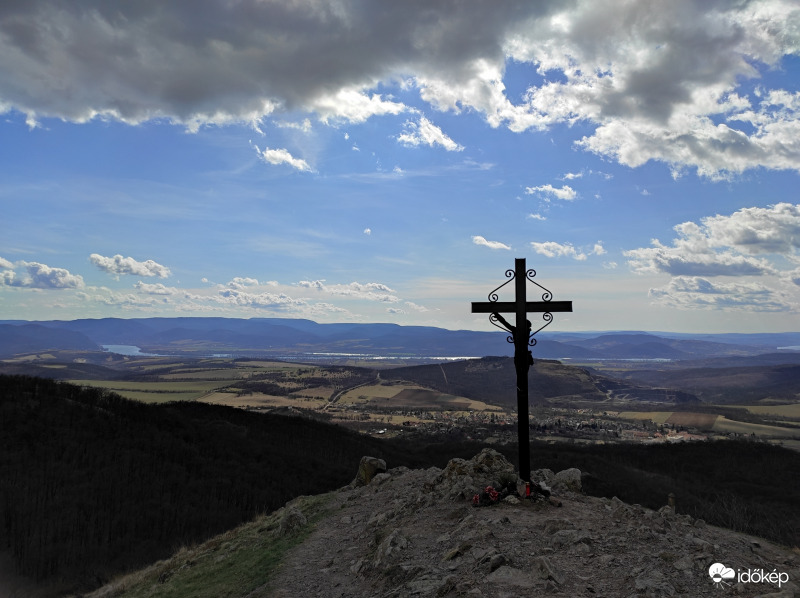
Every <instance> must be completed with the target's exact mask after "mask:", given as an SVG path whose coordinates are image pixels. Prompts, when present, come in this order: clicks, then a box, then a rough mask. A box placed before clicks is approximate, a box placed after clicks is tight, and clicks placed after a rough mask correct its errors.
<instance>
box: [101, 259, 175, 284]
mask: <svg viewBox="0 0 800 598" xmlns="http://www.w3.org/2000/svg"><path fill="white" fill-rule="evenodd" d="M89 261H90V262H91V263H93V264H94V265H95V266H97V267H98V268H100V269H101V270H102V271H103V272H107V273H109V274H113V275H114V276H120V275H122V274H129V275H135V276H157V277H158V278H167V277H168V276H169V275H170V274H171V272H170V270H169V268H167V267H166V266H162V265H161V264H159V263H157V262H154V261H153V260H146V261H144V262H139V261H137V260H135V259H133V258H132V257H122V256H121V255H119V254H117V255H115V256H114V257H105V256H102V255H100V254H98V253H93V254H92V255H90V256H89Z"/></svg>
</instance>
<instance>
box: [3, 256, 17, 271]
mask: <svg viewBox="0 0 800 598" xmlns="http://www.w3.org/2000/svg"><path fill="white" fill-rule="evenodd" d="M13 267H14V264H12V263H11V262H9V261H8V260H6V259H3V258H1V257H0V268H2V269H4V270H11V269H12V268H13Z"/></svg>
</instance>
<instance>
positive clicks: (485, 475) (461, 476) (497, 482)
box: [432, 448, 517, 499]
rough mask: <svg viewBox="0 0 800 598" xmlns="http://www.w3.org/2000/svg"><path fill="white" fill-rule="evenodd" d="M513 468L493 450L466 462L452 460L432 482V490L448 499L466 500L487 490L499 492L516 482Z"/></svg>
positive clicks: (485, 451)
mask: <svg viewBox="0 0 800 598" xmlns="http://www.w3.org/2000/svg"><path fill="white" fill-rule="evenodd" d="M516 479H517V476H516V474H515V473H514V466H513V465H512V464H511V463H509V462H508V460H507V459H506V458H505V457H504V456H503V455H502V454H500V453H498V452H497V451H496V450H494V449H490V448H485V449H483V450H482V451H481V452H480V453H478V454H477V455H475V456H474V457H473V458H472V459H470V460H469V461H467V460H465V459H451V460H450V462H449V463H448V464H447V466H446V467H445V468H444V469H443V470H442V472H441V473H440V474H439V475H438V476H437V477H436V479H434V480H433V483H432V486H433V488H432V489H433V490H434V491H435V492H437V493H438V494H439V495H440V496H446V497H447V498H451V499H457V498H469V499H471V498H472V496H473V495H474V494H475V493H476V492H480V491H481V490H483V489H484V488H485V487H486V486H493V487H495V488H501V487H503V486H505V484H506V483H508V482H509V481H514V482H516Z"/></svg>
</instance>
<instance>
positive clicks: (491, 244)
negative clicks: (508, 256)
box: [472, 235, 511, 251]
mask: <svg viewBox="0 0 800 598" xmlns="http://www.w3.org/2000/svg"><path fill="white" fill-rule="evenodd" d="M472 242H473V243H474V244H475V245H481V246H483V247H488V248H489V249H505V250H507V251H510V250H511V247H510V246H509V245H506V244H505V243H501V242H500V241H487V240H486V239H485V238H484V237H481V236H480V235H475V236H474V237H472Z"/></svg>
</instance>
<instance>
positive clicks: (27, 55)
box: [0, 0, 800, 179]
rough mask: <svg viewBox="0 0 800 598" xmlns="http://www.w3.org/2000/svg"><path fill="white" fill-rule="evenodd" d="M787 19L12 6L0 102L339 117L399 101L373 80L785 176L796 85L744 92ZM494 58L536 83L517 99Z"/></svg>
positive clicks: (358, 117)
mask: <svg viewBox="0 0 800 598" xmlns="http://www.w3.org/2000/svg"><path fill="white" fill-rule="evenodd" d="M798 30H800V7H798V5H797V2H796V1H795V0H761V1H759V2H690V1H688V0H675V1H673V2H619V1H617V0H575V1H574V2H558V1H556V0H544V1H542V2H502V3H492V2H477V3H475V2H469V3H460V2H455V1H454V0H447V1H442V2H435V3H431V4H429V5H428V4H426V5H425V10H420V9H419V6H418V5H417V4H415V3H407V2H374V3H367V4H364V3H361V2H356V1H355V0H340V1H337V2H317V1H315V0H298V1H296V2H260V1H258V0H241V1H239V2H214V1H211V0H173V1H171V2H168V3H155V2H129V3H116V2H115V3H109V2H104V1H102V0H83V1H81V2H71V3H53V2H49V1H46V0H27V1H25V2H13V3H6V4H5V5H4V6H3V9H2V12H0V81H2V82H3V83H2V89H0V95H1V96H2V98H3V99H2V108H1V109H3V110H6V111H8V110H12V109H15V110H19V111H21V112H22V113H24V114H25V116H26V121H27V122H28V123H30V125H31V126H35V125H36V122H37V119H41V118H47V117H55V118H61V119H64V120H67V121H71V122H86V121H88V120H91V119H108V120H121V121H124V122H127V123H132V124H136V123H141V122H143V121H147V120H151V119H165V120H167V121H170V122H174V123H181V124H183V125H185V126H186V127H187V128H188V129H189V130H197V129H198V128H199V127H201V126H203V125H206V124H217V125H220V124H228V123H232V122H248V123H253V125H254V126H256V127H257V126H258V123H260V122H261V121H262V120H263V119H265V118H270V117H277V116H278V115H283V114H286V113H290V112H294V113H298V112H299V113H304V114H311V113H313V115H315V116H316V117H317V118H318V119H319V120H320V121H321V122H327V123H331V124H336V122H337V121H348V122H363V121H364V120H366V119H367V118H371V117H374V116H380V115H397V114H400V113H402V112H406V111H410V109H409V108H408V107H407V106H406V105H404V104H403V103H401V102H398V101H396V100H394V99H393V98H392V97H391V93H390V92H389V91H386V92H384V90H391V89H400V90H402V91H403V92H404V93H410V92H414V91H417V92H418V93H419V96H420V98H421V99H422V101H424V102H426V103H427V104H428V105H429V106H430V107H432V108H433V109H436V110H442V111H450V112H452V113H455V114H461V113H467V112H469V113H477V114H479V115H481V116H482V117H483V118H484V119H485V120H486V122H487V123H488V124H489V125H490V126H492V127H501V126H503V127H507V128H508V129H509V130H511V131H516V132H521V131H525V130H529V129H534V130H545V129H547V128H549V127H553V126H556V125H564V124H566V125H572V124H575V123H580V124H581V127H580V128H579V129H578V128H576V129H575V130H580V131H582V132H585V135H584V136H583V137H582V138H581V139H579V140H577V147H579V148H581V149H583V150H585V151H589V152H594V153H596V154H599V155H600V156H602V157H604V158H609V159H613V160H616V161H618V162H619V163H621V164H625V165H628V166H638V165H641V164H644V163H646V162H647V161H649V160H659V161H662V162H664V163H667V164H668V165H669V166H670V168H671V169H672V170H673V172H674V173H675V174H676V175H679V174H681V173H682V172H685V171H686V170H691V169H694V170H696V171H697V173H698V174H699V175H701V176H706V177H710V178H712V179H719V178H725V177H727V176H731V175H733V174H736V173H741V172H744V171H746V170H748V169H751V168H757V167H764V168H769V169H792V170H800V145H799V144H798V142H797V139H800V134H799V133H800V94H798V93H797V92H792V91H787V90H783V89H767V88H765V89H762V90H761V91H759V92H758V93H752V92H750V83H751V82H753V81H755V80H757V79H758V78H759V77H760V76H761V75H762V74H763V73H766V72H768V71H769V70H771V69H776V68H779V67H780V66H781V61H782V59H783V58H784V57H785V56H790V55H796V54H797V51H798V47H799V46H800V41H799V40H798V33H797V32H798ZM507 61H515V62H516V63H524V64H528V65H531V66H532V67H533V68H535V69H536V70H537V71H538V75H539V76H538V77H535V78H534V77H532V78H531V81H530V85H529V88H528V90H527V92H526V93H525V94H524V96H523V97H522V98H521V99H520V100H517V101H516V102H513V101H512V100H511V99H510V98H509V95H508V94H507V93H506V87H505V83H504V76H505V69H506V64H507ZM763 85H767V83H766V82H765V83H763ZM378 90H380V91H381V93H380V94H379V93H377V91H378ZM413 127H416V128H414V130H413V131H410V132H408V133H406V135H409V138H412V139H419V142H420V143H422V142H423V140H424V142H425V143H429V144H430V141H429V140H425V138H426V136H427V135H428V133H426V132H424V131H423V128H424V125H423V121H422V120H420V121H419V123H418V124H414V125H413ZM413 127H412V128H413ZM445 139H449V138H445ZM445 139H442V140H440V141H439V142H438V143H447V141H445ZM433 143H437V142H435V141H434V142H433ZM450 143H452V141H451V142H450ZM272 151H280V150H272ZM274 157H275V158H276V159H277V156H274ZM284 161H285V160H284ZM287 163H288V162H287Z"/></svg>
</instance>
